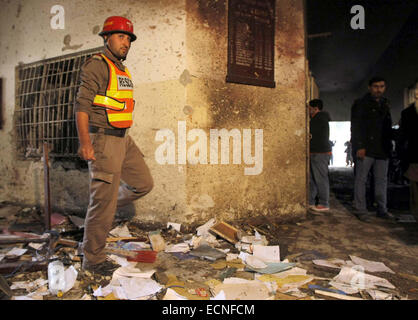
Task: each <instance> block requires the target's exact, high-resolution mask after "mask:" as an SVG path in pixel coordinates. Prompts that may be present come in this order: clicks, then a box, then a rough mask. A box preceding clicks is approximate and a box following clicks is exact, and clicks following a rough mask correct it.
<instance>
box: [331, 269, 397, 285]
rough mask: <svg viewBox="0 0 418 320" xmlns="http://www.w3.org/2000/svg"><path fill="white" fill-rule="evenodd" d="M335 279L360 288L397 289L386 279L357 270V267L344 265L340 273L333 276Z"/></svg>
mask: <svg viewBox="0 0 418 320" xmlns="http://www.w3.org/2000/svg"><path fill="white" fill-rule="evenodd" d="M333 281H335V282H339V283H345V284H349V285H351V286H352V287H354V288H358V289H376V288H377V287H386V288H389V289H395V287H394V286H393V285H392V284H391V283H390V282H389V281H387V280H386V279H383V278H379V277H376V276H372V275H369V274H366V273H364V272H361V271H359V270H356V269H355V267H353V268H348V267H343V268H342V269H341V271H340V273H339V274H338V275H337V276H336V277H334V278H333ZM342 291H344V290H342Z"/></svg>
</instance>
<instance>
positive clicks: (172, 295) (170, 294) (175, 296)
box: [163, 288, 188, 300]
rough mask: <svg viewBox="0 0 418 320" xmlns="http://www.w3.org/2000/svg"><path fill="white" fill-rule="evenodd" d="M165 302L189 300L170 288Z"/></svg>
mask: <svg viewBox="0 0 418 320" xmlns="http://www.w3.org/2000/svg"><path fill="white" fill-rule="evenodd" d="M163 300H188V299H187V298H186V297H184V296H182V295H180V294H178V293H177V292H176V291H174V290H173V289H171V288H168V289H167V292H166V294H165V296H164V298H163Z"/></svg>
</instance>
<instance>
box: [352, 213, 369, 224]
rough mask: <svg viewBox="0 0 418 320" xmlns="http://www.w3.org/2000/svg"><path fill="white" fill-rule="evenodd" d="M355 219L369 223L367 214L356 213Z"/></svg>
mask: <svg viewBox="0 0 418 320" xmlns="http://www.w3.org/2000/svg"><path fill="white" fill-rule="evenodd" d="M355 215H356V217H357V219H359V220H360V221H363V222H370V215H369V214H367V213H356V214H355Z"/></svg>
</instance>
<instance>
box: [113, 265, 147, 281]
mask: <svg viewBox="0 0 418 320" xmlns="http://www.w3.org/2000/svg"><path fill="white" fill-rule="evenodd" d="M154 273H155V270H148V271H141V270H140V269H138V268H136V267H134V266H132V265H131V266H126V267H120V268H119V269H116V270H115V272H114V273H113V278H114V279H116V278H120V277H136V278H147V279H149V278H151V277H152V275H153V274H154Z"/></svg>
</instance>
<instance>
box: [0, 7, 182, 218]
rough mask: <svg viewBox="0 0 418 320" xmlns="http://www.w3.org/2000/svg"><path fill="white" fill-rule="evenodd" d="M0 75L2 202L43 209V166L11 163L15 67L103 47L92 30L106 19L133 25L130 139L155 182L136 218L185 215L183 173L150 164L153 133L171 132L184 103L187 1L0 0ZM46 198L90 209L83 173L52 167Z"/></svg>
mask: <svg viewBox="0 0 418 320" xmlns="http://www.w3.org/2000/svg"><path fill="white" fill-rule="evenodd" d="M0 3H1V6H2V10H1V11H0V18H1V20H0V23H1V28H0V29H1V30H0V53H1V54H0V77H1V78H3V79H4V83H3V84H4V88H3V91H4V95H5V101H6V106H5V110H4V118H5V128H4V129H3V130H2V131H0V149H1V150H2V157H1V158H0V171H1V173H2V179H1V182H0V198H1V199H4V200H8V201H16V202H23V203H27V204H37V205H41V206H42V205H43V201H44V200H43V199H44V198H43V188H44V187H43V164H42V162H41V161H17V160H16V157H15V154H14V139H15V136H14V130H13V114H14V109H15V103H14V101H15V77H14V73H15V67H16V66H17V65H18V64H19V63H30V62H34V61H38V60H41V59H47V58H51V57H56V56H60V55H65V54H69V53H74V52H78V51H81V50H87V49H91V48H96V47H99V46H101V45H103V41H102V39H101V37H99V36H98V32H99V31H100V30H101V28H102V25H103V21H104V20H105V19H106V18H107V17H108V16H111V15H123V16H126V17H127V18H129V19H131V20H132V22H133V23H134V30H135V33H136V34H137V36H138V39H137V41H136V42H134V43H133V44H132V47H131V50H130V52H129V55H128V59H127V60H126V65H127V66H128V67H129V69H130V71H131V73H132V75H133V82H134V85H135V90H134V99H135V100H136V108H135V113H134V121H135V124H134V126H133V127H132V129H131V130H130V134H131V136H132V137H133V138H134V140H135V141H136V142H137V144H138V145H139V147H140V148H141V151H142V152H143V153H144V154H145V157H146V162H147V163H148V165H149V167H150V170H151V172H152V174H153V177H154V180H155V188H154V190H153V192H152V193H151V194H149V195H148V196H147V197H145V198H144V199H142V200H141V201H137V203H136V204H135V207H136V208H135V209H136V213H137V214H138V216H140V217H144V218H145V219H160V218H164V219H165V218H166V217H170V215H171V213H174V214H178V215H180V214H181V213H182V212H183V211H184V210H185V201H184V200H183V199H185V193H186V192H185V184H184V181H185V175H184V172H181V171H179V170H178V168H177V167H169V166H160V165H159V164H157V163H156V161H155V159H154V151H155V148H156V147H157V145H158V144H157V143H156V142H155V141H154V140H155V133H156V131H157V130H159V129H161V128H166V127H168V128H170V127H173V126H174V127H176V126H177V122H176V121H174V119H177V118H179V117H181V115H182V114H184V113H183V108H184V105H185V88H184V86H183V85H182V84H181V81H180V76H181V75H182V73H183V71H184V69H185V22H186V12H185V2H184V1H183V0H175V1H173V0H160V1H155V0H140V1H134V0H131V1H129V0H125V1H123V0H122V1H118V4H117V6H116V7H115V2H114V1H109V0H105V1H99V0H97V1H92V0H89V1H81V0H62V1H59V3H58V2H57V1H49V0H31V1H28V0H27V1H23V0H21V1H17V0H13V1H4V0H2V1H0ZM56 4H60V5H61V6H63V7H64V10H65V29H64V30H53V29H52V28H51V27H50V20H51V18H52V17H53V16H54V14H51V13H50V10H51V7H52V6H53V5H56ZM51 167H52V168H51V172H50V180H51V198H52V199H51V200H52V205H53V206H54V207H55V208H61V209H67V210H71V211H72V210H75V211H80V212H85V210H86V207H87V204H88V174H87V172H86V171H79V170H64V168H63V167H62V166H60V164H59V163H53V162H52V166H51Z"/></svg>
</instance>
